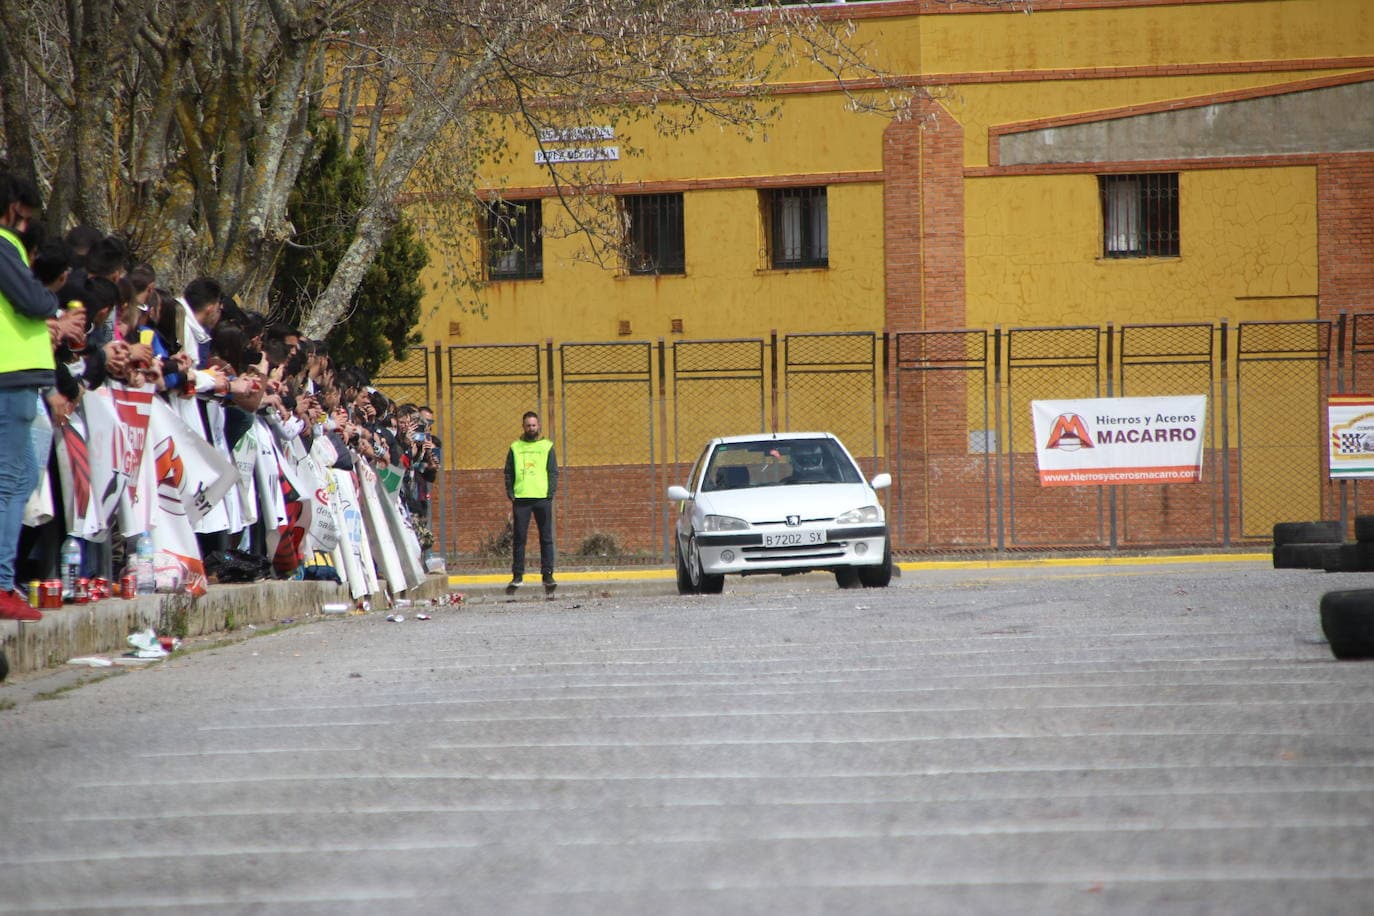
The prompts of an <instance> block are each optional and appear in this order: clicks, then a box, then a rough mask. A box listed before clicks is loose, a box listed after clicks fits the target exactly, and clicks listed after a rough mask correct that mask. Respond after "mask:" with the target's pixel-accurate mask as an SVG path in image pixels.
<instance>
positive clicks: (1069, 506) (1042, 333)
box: [1005, 327, 1107, 548]
mask: <svg viewBox="0 0 1374 916" xmlns="http://www.w3.org/2000/svg"><path fill="white" fill-rule="evenodd" d="M1006 341H1007V347H1006V352H1007V366H1006V398H1005V401H1006V409H1007V413H1006V417H1005V421H1006V430H1007V443H1008V450H1007V490H1006V492H1007V532H1008V538H1007V546H1008V547H1014V548H1029V547H1067V546H1093V547H1099V546H1102V545H1103V544H1104V543H1105V542H1106V540H1107V538H1106V526H1105V521H1106V508H1107V507H1106V500H1105V499H1104V493H1103V490H1104V489H1105V488H1103V487H1042V486H1040V472H1039V462H1038V460H1037V458H1036V444H1037V443H1036V442H1035V430H1034V425H1033V423H1032V419H1031V402H1032V401H1056V400H1071V399H1078V398H1097V397H1101V396H1102V378H1103V377H1104V373H1103V371H1102V359H1101V356H1102V354H1101V347H1102V331H1101V330H1100V329H1099V328H1096V327H1064V328H1015V329H1012V330H1010V331H1008V332H1006ZM1042 444H1043V443H1042Z"/></svg>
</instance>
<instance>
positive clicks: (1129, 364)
mask: <svg viewBox="0 0 1374 916" xmlns="http://www.w3.org/2000/svg"><path fill="white" fill-rule="evenodd" d="M1216 335H1217V331H1216V329H1215V328H1214V327H1213V326H1212V325H1210V324H1192V325H1158V324H1137V325H1124V326H1122V327H1121V328H1120V329H1119V334H1118V341H1119V346H1118V347H1117V364H1116V368H1117V371H1118V373H1119V376H1118V378H1117V391H1116V393H1117V394H1118V395H1120V396H1121V397H1137V398H1138V397H1175V396H1183V395H1198V394H1201V395H1206V397H1207V417H1206V427H1205V433H1204V435H1205V440H1206V441H1204V442H1203V444H1202V447H1203V465H1202V480H1201V482H1200V483H1186V484H1144V485H1140V486H1129V487H1120V488H1119V490H1120V494H1119V498H1118V500H1117V512H1118V520H1119V532H1120V541H1121V543H1123V544H1128V545H1132V546H1153V545H1164V544H1178V545H1190V544H1215V543H1218V542H1219V541H1220V540H1221V538H1222V536H1223V529H1224V527H1225V526H1224V521H1225V515H1226V512H1227V511H1228V510H1227V506H1226V502H1227V500H1226V499H1225V498H1224V494H1225V492H1226V491H1225V487H1224V484H1225V482H1226V476H1227V474H1228V473H1229V472H1228V470H1227V468H1226V467H1225V464H1226V462H1227V455H1226V453H1225V452H1224V451H1223V450H1222V448H1221V442H1222V437H1221V436H1220V435H1219V434H1218V430H1219V429H1220V428H1221V426H1222V424H1223V423H1224V422H1225V417H1224V413H1223V411H1224V409H1225V407H1224V405H1219V404H1218V403H1217V400H1216V397H1215V394H1216V392H1215V389H1214V386H1213V384H1212V379H1213V378H1214V377H1215V376H1216V375H1217V373H1218V371H1219V369H1220V366H1219V364H1218V361H1217V355H1216V340H1217V337H1216Z"/></svg>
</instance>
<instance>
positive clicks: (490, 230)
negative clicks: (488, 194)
mask: <svg viewBox="0 0 1374 916" xmlns="http://www.w3.org/2000/svg"><path fill="white" fill-rule="evenodd" d="M543 218H544V206H543V201H540V200H494V201H491V202H489V203H488V204H487V211H486V226H485V229H486V233H485V236H486V243H487V244H486V247H487V250H486V256H487V257H486V260H487V278H488V279H490V280H537V279H539V278H541V277H543V276H544V233H543V231H542V229H543Z"/></svg>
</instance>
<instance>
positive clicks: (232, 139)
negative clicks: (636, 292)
mask: <svg viewBox="0 0 1374 916" xmlns="http://www.w3.org/2000/svg"><path fill="white" fill-rule="evenodd" d="M0 22H2V23H3V24H4V26H5V28H6V32H7V34H8V35H10V36H14V37H13V38H12V39H10V40H7V43H6V44H7V49H8V51H9V56H8V59H0V93H3V95H4V106H3V113H4V131H5V140H6V146H7V147H8V151H9V157H10V158H11V160H13V161H22V160H23V157H24V156H25V155H28V157H29V159H30V160H31V161H32V162H33V163H34V165H33V168H34V172H35V174H36V175H37V176H38V177H39V179H40V181H41V182H42V184H43V185H44V186H45V187H46V188H47V189H48V190H49V191H50V205H49V216H50V218H56V219H58V220H66V221H71V220H76V221H81V222H86V223H89V224H91V225H95V226H97V227H100V228H105V229H116V230H118V231H122V232H124V233H125V234H126V235H128V236H129V237H130V239H131V241H132V242H133V244H134V246H135V248H136V250H138V251H139V252H140V253H141V255H142V256H143V257H146V258H148V259H150V260H152V261H153V262H154V263H155V264H156V265H157V266H158V267H159V269H160V271H161V272H162V273H164V274H165V275H167V276H168V277H169V280H171V281H172V282H179V281H181V280H184V279H186V278H188V277H189V276H191V275H193V274H196V273H209V274H214V275H217V276H219V277H221V278H222V279H223V280H224V281H225V282H226V284H227V286H228V287H229V288H230V289H231V290H233V291H234V292H235V293H236V294H237V295H238V296H239V297H240V299H241V300H242V301H243V302H244V303H245V304H248V305H251V306H254V307H262V306H263V305H264V303H265V300H266V296H267V290H268V288H269V286H270V283H271V278H272V274H273V271H274V269H275V266H276V263H277V259H278V257H279V254H280V252H281V251H282V249H283V246H285V245H287V244H289V243H290V242H291V239H292V227H291V226H290V225H289V224H288V223H287V221H286V217H285V214H286V206H285V201H286V196H287V194H288V192H289V191H290V189H291V188H292V186H293V185H294V183H295V181H296V178H297V175H298V174H299V172H300V169H301V166H302V163H304V162H305V161H307V158H308V157H309V156H310V155H311V151H312V144H313V133H312V129H313V126H314V125H315V124H316V123H317V121H318V119H319V118H321V117H330V116H332V117H333V119H334V121H335V123H336V124H337V125H338V126H339V127H340V128H341V131H342V133H343V135H344V137H345V138H346V139H347V140H350V141H352V142H354V143H357V142H362V143H364V144H365V147H366V149H367V150H368V152H369V155H368V157H367V162H368V163H369V164H370V166H371V173H370V175H369V193H368V196H367V202H366V204H365V205H364V207H363V208H362V210H361V211H360V212H359V213H358V214H357V221H356V227H355V236H354V240H353V243H352V245H351V246H350V247H349V249H348V251H347V252H346V254H345V255H344V257H343V258H342V260H341V261H340V263H339V265H338V268H337V271H336V273H335V275H334V277H333V279H332V281H331V283H330V285H329V288H328V289H327V290H326V292H325V293H324V295H323V296H321V297H320V299H319V300H318V301H317V302H316V303H315V306H314V308H313V310H312V311H311V312H310V314H309V315H308V316H307V317H306V319H305V321H304V322H303V327H302V330H303V331H304V332H305V333H307V334H310V335H312V336H323V335H325V334H326V333H327V332H328V331H329V329H330V328H331V327H333V326H334V325H335V324H336V323H337V322H338V321H340V320H341V319H342V318H343V317H344V316H345V315H346V313H347V311H348V308H349V304H350V300H351V298H352V296H353V294H354V292H355V291H356V289H357V287H358V284H359V283H360V281H361V279H362V277H363V275H364V273H365V272H366V270H367V267H368V265H369V264H370V263H371V262H372V260H373V258H374V257H375V256H376V253H377V251H378V250H379V248H380V247H381V245H382V244H383V242H384V241H385V240H386V238H387V236H388V233H389V232H390V231H391V229H392V227H393V226H394V225H395V222H396V218H397V214H398V212H399V210H398V207H399V206H401V205H402V203H403V201H404V200H406V199H407V198H409V199H413V200H421V201H425V202H427V205H431V206H432V205H434V204H435V203H436V202H444V206H447V207H451V208H452V212H453V213H454V214H461V213H464V212H467V213H471V212H473V208H474V207H475V206H476V204H477V201H476V190H477V188H478V187H479V186H484V185H485V186H492V185H497V186H499V185H500V184H501V180H500V170H501V168H502V163H503V161H506V157H508V156H509V155H511V151H512V149H513V146H514V145H515V144H518V143H520V142H526V143H528V142H536V143H537V142H538V138H539V137H540V136H541V135H542V136H548V135H549V134H548V133H542V134H541V132H548V131H557V130H560V129H570V128H574V127H576V126H578V125H586V124H592V123H596V124H612V125H617V124H628V123H633V124H636V125H637V126H638V128H639V129H651V130H653V131H656V132H657V133H659V134H662V135H668V136H673V135H680V134H683V133H687V132H690V131H693V130H696V129H698V128H699V127H701V126H703V125H706V124H712V123H714V124H720V125H728V126H732V127H734V128H737V129H740V130H744V131H749V130H753V129H756V128H757V127H758V126H760V125H761V124H763V123H765V122H766V121H767V119H769V118H770V117H772V115H773V114H774V107H773V103H772V102H771V101H770V99H769V96H768V87H769V85H770V84H771V83H773V82H775V81H776V80H777V79H779V78H780V77H781V76H783V75H784V74H785V73H788V72H797V71H798V70H806V71H809V72H810V73H811V74H812V76H811V77H810V78H826V79H830V80H834V81H836V82H837V83H838V84H839V85H841V86H843V85H846V84H848V83H850V82H855V81H860V80H867V82H864V83H863V85H864V87H865V89H864V92H863V93H855V95H854V102H855V104H856V105H859V106H861V107H877V108H882V109H885V110H889V111H896V110H900V108H901V105H902V101H903V100H902V99H901V97H900V96H899V95H895V94H893V95H889V94H887V93H885V92H882V91H881V87H880V86H879V90H880V91H877V92H876V93H875V91H874V89H875V85H878V84H875V83H874V82H873V79H874V78H875V77H876V76H877V73H876V70H875V69H874V68H873V67H872V66H871V65H870V64H869V63H868V61H867V59H866V55H865V50H864V49H863V48H860V47H857V46H856V45H855V43H854V40H853V33H852V31H851V30H850V29H849V28H848V27H847V25H846V24H845V23H844V22H843V21H842V20H834V19H833V18H830V17H821V16H817V15H815V14H814V12H813V10H812V9H811V8H810V7H809V6H807V5H800V6H798V5H787V6H769V7H764V8H755V9H750V10H735V9H722V8H721V5H720V4H719V3H714V2H711V0H413V2H407V3H403V4H402V3H394V2H377V0H370V2H369V0H115V2H114V3H113V4H111V3H110V2H108V0H31V2H27V3H19V4H0ZM16 99H21V100H22V102H21V103H20V104H18V105H16V104H14V102H15V100H16ZM12 109H13V111H14V112H15V113H14V114H11V111H12ZM521 138H524V140H523V141H522V140H521ZM26 147H27V149H26ZM30 151H31V152H30ZM547 167H548V169H549V181H550V184H552V185H554V186H555V187H558V188H559V189H560V190H561V192H562V193H561V198H562V199H563V200H564V201H565V202H566V204H567V208H566V212H567V214H568V216H569V218H570V219H571V221H572V225H573V226H574V227H575V228H576V230H577V231H581V232H583V233H584V234H585V235H586V237H587V239H588V247H589V250H590V251H593V252H596V251H605V250H606V247H607V246H608V245H613V244H614V243H615V241H616V239H615V235H616V233H615V231H614V228H613V227H608V226H607V225H605V223H604V221H599V220H598V219H597V218H596V209H595V207H591V208H588V207H585V206H582V205H580V204H579V203H578V201H582V200H586V199H589V198H588V197H587V191H588V190H589V189H594V187H595V185H596V184H597V183H599V182H605V181H607V180H610V177H611V176H608V175H607V174H606V172H605V169H604V166H600V167H598V166H595V165H593V166H588V165H587V164H578V163H550V164H549V165H548V166H547ZM464 208H466V210H465V209H464ZM455 218H462V217H461V216H455ZM421 226H422V227H423V223H421ZM474 276H475V275H474Z"/></svg>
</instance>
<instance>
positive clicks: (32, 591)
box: [29, 579, 43, 607]
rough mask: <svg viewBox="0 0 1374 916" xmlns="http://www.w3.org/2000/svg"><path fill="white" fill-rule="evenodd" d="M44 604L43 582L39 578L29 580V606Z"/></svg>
mask: <svg viewBox="0 0 1374 916" xmlns="http://www.w3.org/2000/svg"><path fill="white" fill-rule="evenodd" d="M42 606H43V583H42V582H40V581H38V580H37V579H32V580H30V581H29V607H42Z"/></svg>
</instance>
